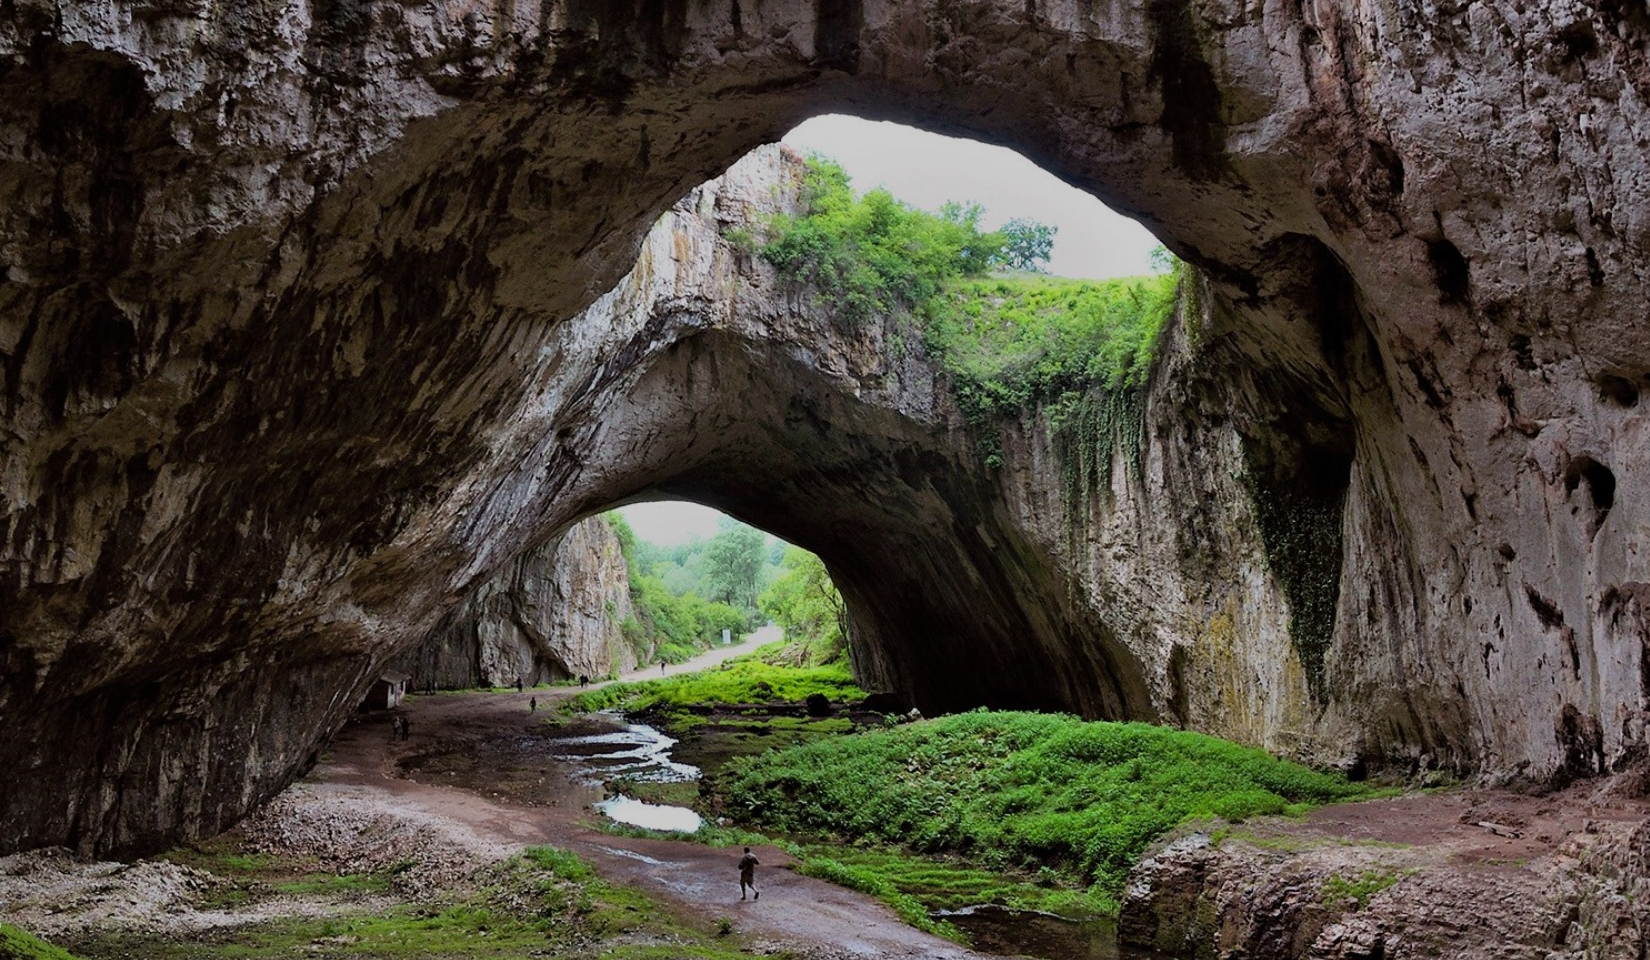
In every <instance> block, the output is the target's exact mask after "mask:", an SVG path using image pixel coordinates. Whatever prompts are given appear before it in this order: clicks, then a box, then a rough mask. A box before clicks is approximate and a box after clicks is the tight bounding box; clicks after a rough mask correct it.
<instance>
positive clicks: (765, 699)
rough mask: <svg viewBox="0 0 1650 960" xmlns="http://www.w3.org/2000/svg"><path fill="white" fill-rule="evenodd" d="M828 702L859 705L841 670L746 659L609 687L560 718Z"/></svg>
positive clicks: (584, 697)
mask: <svg viewBox="0 0 1650 960" xmlns="http://www.w3.org/2000/svg"><path fill="white" fill-rule="evenodd" d="M812 693H820V694H824V695H825V696H826V697H827V698H828V699H830V700H832V701H838V702H840V701H844V700H862V699H864V697H865V691H863V690H861V689H860V688H859V687H857V686H855V685H854V681H853V678H852V677H851V676H849V674H848V668H847V667H846V666H845V665H841V664H834V665H831V666H824V667H784V666H775V665H773V664H769V663H764V662H762V661H760V660H757V659H754V658H751V657H740V658H738V659H736V660H729V661H727V662H726V663H725V664H723V665H722V666H720V667H717V668H713V669H710V670H701V671H700V672H698V673H689V674H682V675H680V676H675V677H661V678H659V679H657V680H637V681H632V682H628V683H610V684H608V685H607V686H605V687H600V688H598V689H595V690H587V691H585V692H584V693H581V694H579V695H578V696H576V697H572V698H570V699H569V700H567V701H566V702H565V703H564V704H563V706H562V712H563V714H575V713H588V712H590V711H593V710H606V709H609V708H614V707H617V708H621V709H624V710H627V711H631V712H641V711H648V712H653V713H660V714H672V713H686V712H690V711H691V709H692V708H694V707H699V706H702V705H705V704H722V705H730V704H744V703H760V704H765V703H795V702H798V701H801V700H804V699H806V698H807V697H808V695H809V694H812Z"/></svg>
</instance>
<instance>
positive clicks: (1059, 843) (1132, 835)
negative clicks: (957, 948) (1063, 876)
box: [718, 711, 1366, 907]
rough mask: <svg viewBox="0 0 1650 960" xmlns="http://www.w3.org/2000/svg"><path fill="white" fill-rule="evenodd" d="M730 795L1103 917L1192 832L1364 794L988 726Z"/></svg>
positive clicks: (1036, 724) (888, 736) (901, 742)
mask: <svg viewBox="0 0 1650 960" xmlns="http://www.w3.org/2000/svg"><path fill="white" fill-rule="evenodd" d="M718 789H719V790H720V791H721V793H722V795H723V800H724V804H725V809H727V810H728V811H730V812H731V813H733V814H734V815H735V816H737V817H738V818H739V819H741V820H743V821H746V822H749V823H751V824H753V825H755V826H758V827H761V828H771V829H776V830H780V831H784V832H787V833H808V834H816V835H817V834H827V835H836V836H841V837H845V838H854V839H860V838H868V839H871V840H875V841H881V842H884V843H889V844H895V845H902V846H907V847H910V848H912V849H914V850H916V851H918V852H925V853H936V852H956V853H961V854H964V855H965V856H967V857H968V858H969V859H970V860H972V861H974V862H977V863H980V864H982V865H985V866H987V867H996V866H1019V867H1023V868H1025V869H1028V870H1032V871H1036V870H1037V869H1038V868H1039V867H1042V866H1048V867H1050V868H1052V869H1055V870H1061V871H1067V872H1069V873H1071V874H1072V875H1074V876H1075V877H1077V878H1080V880H1081V881H1082V882H1083V883H1086V884H1091V885H1092V886H1093V887H1094V889H1095V892H1096V895H1097V896H1099V897H1101V898H1102V902H1103V900H1104V899H1105V898H1109V897H1113V896H1115V895H1116V894H1117V893H1118V892H1119V891H1121V889H1122V885H1123V882H1124V879H1125V877H1126V875H1127V872H1128V870H1129V868H1130V867H1131V866H1132V865H1133V864H1134V863H1135V862H1136V861H1137V860H1138V859H1139V857H1140V855H1141V854H1142V853H1143V852H1144V851H1145V849H1146V847H1147V846H1148V845H1149V844H1150V843H1151V842H1152V841H1153V840H1155V839H1156V838H1157V837H1159V836H1161V835H1162V834H1164V833H1165V832H1167V831H1169V830H1171V829H1173V828H1174V827H1175V826H1177V825H1178V824H1180V823H1182V822H1183V821H1186V820H1188V819H1192V818H1197V817H1221V818H1225V819H1228V820H1241V819H1243V818H1245V817H1252V816H1258V815H1262V814H1281V813H1298V812H1301V811H1303V810H1305V809H1307V808H1309V807H1310V806H1312V805H1315V804H1321V803H1327V802H1330V801H1333V800H1344V799H1351V798H1355V797H1360V796H1362V795H1364V794H1365V793H1366V791H1365V790H1364V788H1362V787H1360V786H1357V785H1354V784H1349V783H1347V781H1346V780H1345V779H1344V778H1342V777H1340V776H1338V775H1334V774H1326V773H1319V772H1315V771H1312V770H1309V769H1307V768H1305V767H1302V766H1299V765H1297V764H1292V763H1288V762H1286V761H1282V760H1278V759H1276V758H1274V757H1271V756H1269V755H1267V754H1266V753H1264V752H1262V751H1259V750H1254V749H1250V748H1247V747H1241V746H1238V745H1236V744H1233V743H1228V742H1226V741H1223V740H1218V739H1215V738H1213V737H1208V736H1204V735H1201V734H1195V733H1188V732H1184V731H1177V730H1170V729H1167V728H1164V727H1156V726H1152V725H1149V724H1142V723H1097V722H1088V721H1083V720H1079V719H1077V718H1075V717H1070V716H1063V715H1054V714H1034V713H1006V712H1005V713H991V712H986V711H976V712H974V713H967V714H959V715H956V716H951V717H943V718H940V719H937V720H931V721H925V722H922V723H915V724H908V725H904V726H900V727H895V728H891V729H888V730H882V731H876V732H870V733H863V734H856V735H853V736H847V737H837V738H833V739H830V740H820V741H815V742H813V743H809V744H805V745H803V746H799V747H793V748H790V749H786V750H782V751H774V752H771V753H767V754H763V755H760V756H755V757H749V758H744V759H741V760H736V761H734V762H732V763H731V764H730V765H729V768H728V771H727V773H726V775H725V776H724V777H723V778H722V779H721V781H720V782H719V783H718ZM1105 905H1106V906H1108V907H1109V906H1110V904H1109V903H1107V904H1105Z"/></svg>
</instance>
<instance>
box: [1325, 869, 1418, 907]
mask: <svg viewBox="0 0 1650 960" xmlns="http://www.w3.org/2000/svg"><path fill="white" fill-rule="evenodd" d="M1413 872H1414V871H1404V870H1379V869H1374V868H1371V869H1368V870H1365V871H1363V872H1362V873H1360V874H1358V875H1357V876H1356V877H1350V878H1349V877H1342V876H1338V875H1337V876H1333V877H1330V878H1329V879H1328V880H1325V881H1324V883H1323V899H1324V902H1325V903H1346V904H1349V905H1350V906H1351V907H1352V909H1354V910H1362V909H1363V908H1364V907H1365V906H1367V905H1368V904H1369V899H1370V898H1371V897H1373V896H1375V894H1377V893H1380V892H1381V891H1382V890H1385V889H1386V888H1387V887H1390V886H1392V885H1393V884H1395V883H1397V882H1398V881H1399V880H1402V879H1403V878H1404V877H1406V876H1409V874H1410V873H1413Z"/></svg>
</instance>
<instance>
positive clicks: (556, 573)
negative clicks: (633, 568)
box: [392, 518, 652, 690]
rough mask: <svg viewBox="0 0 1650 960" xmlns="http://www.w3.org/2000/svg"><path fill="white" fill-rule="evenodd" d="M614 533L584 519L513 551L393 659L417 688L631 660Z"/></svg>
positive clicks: (541, 679) (594, 672) (626, 586)
mask: <svg viewBox="0 0 1650 960" xmlns="http://www.w3.org/2000/svg"><path fill="white" fill-rule="evenodd" d="M634 612H635V611H634V607H633V606H632V604H631V600H630V574H629V572H628V571H627V570H626V569H625V562H624V555H623V553H622V551H621V550H620V547H619V538H618V537H617V536H615V535H614V533H613V529H612V528H611V527H609V526H608V525H607V522H606V521H605V520H602V519H600V518H592V519H590V520H584V521H581V522H579V523H576V524H574V525H573V526H571V527H569V528H568V529H567V531H566V532H565V533H563V534H561V535H560V536H557V537H553V538H551V539H550V540H549V541H547V542H545V543H543V544H541V545H539V546H537V547H532V548H529V549H527V550H524V551H522V552H521V553H520V554H517V555H516V557H515V559H513V560H511V561H510V562H509V563H507V564H505V566H504V569H502V570H500V571H499V572H498V573H496V574H494V575H493V577H492V578H491V579H489V580H488V581H487V582H485V583H483V584H482V585H481V586H480V587H478V588H476V590H475V592H474V593H471V594H470V596H468V597H467V598H465V600H464V602H463V603H461V604H459V605H458V606H456V607H454V608H453V609H452V610H451V611H449V612H448V613H447V615H446V616H444V617H442V618H441V622H440V623H439V624H438V625H437V626H436V628H435V629H434V630H432V631H430V634H429V635H428V636H426V637H425V638H424V639H422V640H420V641H418V643H417V644H416V645H415V646H414V647H413V648H412V649H411V650H410V651H408V652H407V653H404V654H402V655H401V656H400V657H398V658H396V660H395V661H394V663H393V664H392V667H393V668H394V669H396V670H399V671H401V672H404V673H407V674H409V675H410V676H411V677H412V686H413V689H415V690H423V689H425V688H426V687H432V686H433V687H436V688H439V689H458V688H466V687H507V686H510V685H511V684H513V683H515V682H516V681H517V680H520V681H521V682H522V683H525V684H529V685H532V684H539V683H553V682H555V681H557V680H567V679H570V678H573V677H578V676H581V675H582V676H587V677H605V676H607V675H608V674H610V673H614V672H623V671H626V670H632V669H634V668H635V666H636V663H637V659H638V657H642V656H646V655H648V654H650V653H651V652H652V651H651V649H643V650H636V649H634V648H632V647H631V645H630V644H629V643H628V642H626V640H625V636H624V629H623V627H624V622H625V619H626V618H628V617H631V616H633V615H634Z"/></svg>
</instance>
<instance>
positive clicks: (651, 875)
mask: <svg viewBox="0 0 1650 960" xmlns="http://www.w3.org/2000/svg"><path fill="white" fill-rule="evenodd" d="M755 645H756V644H755V643H751V642H747V643H745V644H741V645H737V646H732V647H723V648H717V649H715V650H712V651H710V652H708V653H706V654H704V655H703V656H701V657H698V658H695V659H694V660H692V661H689V662H686V663H682V664H676V665H672V666H670V667H667V668H666V670H665V671H664V673H665V674H666V675H672V674H678V673H686V672H692V671H695V670H703V669H705V668H707V667H710V666H714V665H715V664H717V663H720V662H722V661H723V660H726V659H728V658H729V657H732V656H736V655H739V654H741V653H746V652H749V650H751V649H753V648H754V646H755ZM659 675H660V671H659V670H658V669H657V667H656V666H652V667H649V668H644V669H641V670H637V671H635V672H634V673H632V674H629V675H627V676H626V677H624V678H623V679H627V680H630V679H638V680H639V679H651V678H653V677H657V676H659ZM592 686H597V685H596V684H592ZM578 692H579V688H577V687H556V688H538V689H535V690H527V691H523V692H521V693H515V692H509V693H465V694H435V695H432V696H418V697H411V698H408V700H407V701H406V702H405V703H404V704H403V706H402V708H401V709H402V712H403V715H404V716H405V717H407V719H408V725H409V736H408V739H407V740H406V741H404V742H392V741H391V739H390V720H389V716H388V714H380V715H376V716H367V717H361V718H358V719H357V720H354V721H352V722H351V723H350V724H349V725H348V726H346V727H345V728H344V730H343V731H342V732H341V733H340V734H339V735H338V737H337V738H336V739H335V740H334V741H333V743H332V745H331V747H330V749H329V750H328V751H327V754H326V756H325V757H324V759H323V760H322V762H321V763H320V764H319V765H318V766H317V767H316V768H315V770H314V771H313V772H312V773H311V774H310V776H309V777H308V778H307V779H306V781H305V782H304V783H303V784H300V785H299V786H298V787H296V788H294V789H295V790H300V791H303V792H306V793H309V794H310V795H312V796H314V797H316V798H318V799H323V800H326V801H329V802H334V803H336V802H339V801H342V802H344V803H347V804H348V805H349V806H351V807H355V808H359V809H360V810H362V811H363V812H367V813H371V812H374V811H386V812H387V811H391V810H393V811H394V812H395V813H396V814H398V815H401V816H408V815H411V816H413V817H415V818H416V819H418V820H420V821H423V822H424V823H425V824H435V825H438V826H439V827H440V828H441V829H442V830H443V831H444V832H445V833H446V834H447V835H448V837H449V838H450V839H452V840H455V841H457V842H459V843H460V844H461V845H463V846H465V847H468V848H470V849H473V850H474V851H475V852H476V854H477V855H479V856H485V857H488V858H496V857H499V856H502V855H504V854H505V853H508V852H515V851H517V850H519V849H520V847H521V846H524V845H528V844H537V843H549V844H554V845H556V846H559V847H564V848H568V849H571V850H574V851H576V852H577V853H578V854H579V855H580V856H583V857H584V858H586V859H587V860H589V861H590V862H591V863H592V864H594V865H595V867H596V869H597V870H598V871H599V872H600V873H601V874H602V876H604V877H605V878H607V879H609V880H613V881H617V882H621V883H627V884H634V885H636V886H638V887H641V888H643V889H646V890H649V891H650V892H653V893H656V894H660V895H662V896H664V897H666V898H669V899H670V900H672V901H675V902H676V903H679V904H681V905H682V906H683V907H684V908H686V909H688V910H691V911H695V912H701V913H702V912H709V913H710V914H711V915H713V916H726V917H728V918H730V919H731V920H732V921H733V922H734V925H735V927H736V929H737V930H739V931H740V932H741V933H742V934H744V935H745V936H746V937H749V938H753V939H754V940H755V941H757V943H756V944H755V945H756V946H757V947H758V948H763V947H768V946H784V947H788V948H790V949H793V950H797V951H799V952H802V953H804V954H806V955H808V956H812V957H861V956H863V957H927V958H935V960H965V958H983V957H987V956H989V955H987V954H980V953H976V952H973V951H969V950H965V949H963V948H961V947H958V946H957V945H956V944H953V943H950V942H949V941H946V940H943V939H940V938H938V937H932V936H929V935H927V934H924V933H922V932H920V931H917V930H914V929H912V928H911V927H908V926H906V925H905V924H904V923H902V922H900V920H899V919H898V918H897V917H896V916H895V915H894V913H893V912H892V911H891V910H889V909H888V908H887V907H885V906H883V905H882V904H880V903H878V902H877V901H875V900H872V899H871V898H869V897H866V896H864V895H862V894H859V893H856V892H853V891H851V890H846V889H843V888H841V887H837V886H834V885H832V884H829V883H825V882H823V881H820V880H815V879H813V878H810V877H804V876H801V875H799V874H796V873H793V872H792V871H790V870H788V869H785V867H787V866H788V865H789V864H790V862H791V861H790V857H788V856H787V855H786V854H785V853H784V852H783V851H781V850H779V849H777V848H774V847H758V848H756V850H755V853H756V855H757V857H758V858H760V859H761V861H762V866H761V867H760V868H759V869H758V871H757V882H758V884H759V885H760V889H761V891H762V897H761V899H760V900H752V901H744V902H741V901H740V899H739V881H738V871H737V867H736V862H737V859H738V857H737V855H736V852H735V851H730V850H725V849H714V848H710V847H704V846H700V845H698V844H693V843H682V842H677V841H669V840H643V839H631V838H625V837H615V836H610V835H607V834H604V833H601V832H599V831H597V830H595V829H592V828H591V827H590V826H588V824H589V823H590V822H591V821H592V820H593V819H594V818H595V816H596V815H595V814H594V813H593V812H591V811H589V810H588V809H586V808H585V807H584V806H583V804H572V803H555V802H553V801H551V800H541V799H535V797H536V796H538V795H540V794H542V795H543V796H545V797H550V796H553V795H554V791H552V790H550V789H544V790H535V789H534V788H535V787H537V786H539V785H545V786H548V784H546V781H547V779H549V778H551V777H555V776H557V775H558V774H559V771H557V770H556V769H555V765H554V763H553V762H545V763H542V764H534V763H532V762H530V761H529V762H526V763H523V764H519V765H518V764H514V763H511V764H509V765H508V766H509V770H508V771H507V772H503V773H501V775H500V776H499V777H498V780H497V782H496V783H492V782H490V781H489V782H488V783H487V786H491V787H495V788H496V789H490V790H488V791H487V792H488V795H486V796H483V795H481V794H480V793H479V792H477V790H475V789H468V788H466V787H464V786H456V785H450V784H449V783H444V782H428V779H429V778H422V777H420V775H419V774H418V773H416V772H414V773H411V774H408V775H405V776H403V775H399V774H398V769H399V768H400V765H401V764H402V763H405V762H408V761H413V763H412V768H413V769H415V770H416V759H417V758H418V757H419V756H420V755H424V754H431V753H434V752H436V751H438V750H439V751H441V752H444V753H450V752H451V751H452V750H453V748H454V746H455V743H456V744H457V745H458V746H460V747H461V748H462V747H467V746H473V747H474V748H475V749H476V750H482V749H490V750H499V749H504V750H509V749H511V746H512V745H516V746H519V747H520V750H519V755H520V756H523V757H526V756H531V755H533V754H539V755H542V753H543V752H544V751H539V750H535V749H534V747H535V746H536V745H537V743H538V742H539V741H541V740H543V739H547V738H548V736H549V734H550V732H551V731H550V729H549V728H548V726H547V725H546V724H545V723H544V722H543V721H544V719H545V715H544V713H545V710H546V708H547V706H548V705H550V704H553V703H554V702H555V701H557V700H561V699H565V698H567V697H569V696H572V695H573V694H576V693H578ZM530 698H536V699H537V701H538V705H539V710H538V711H537V712H534V711H532V710H531V709H530V707H529V701H530ZM489 744H490V746H489ZM435 779H441V775H440V774H437V775H436V776H435ZM455 779H456V778H455ZM478 785H480V784H478V783H473V784H472V786H478Z"/></svg>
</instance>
